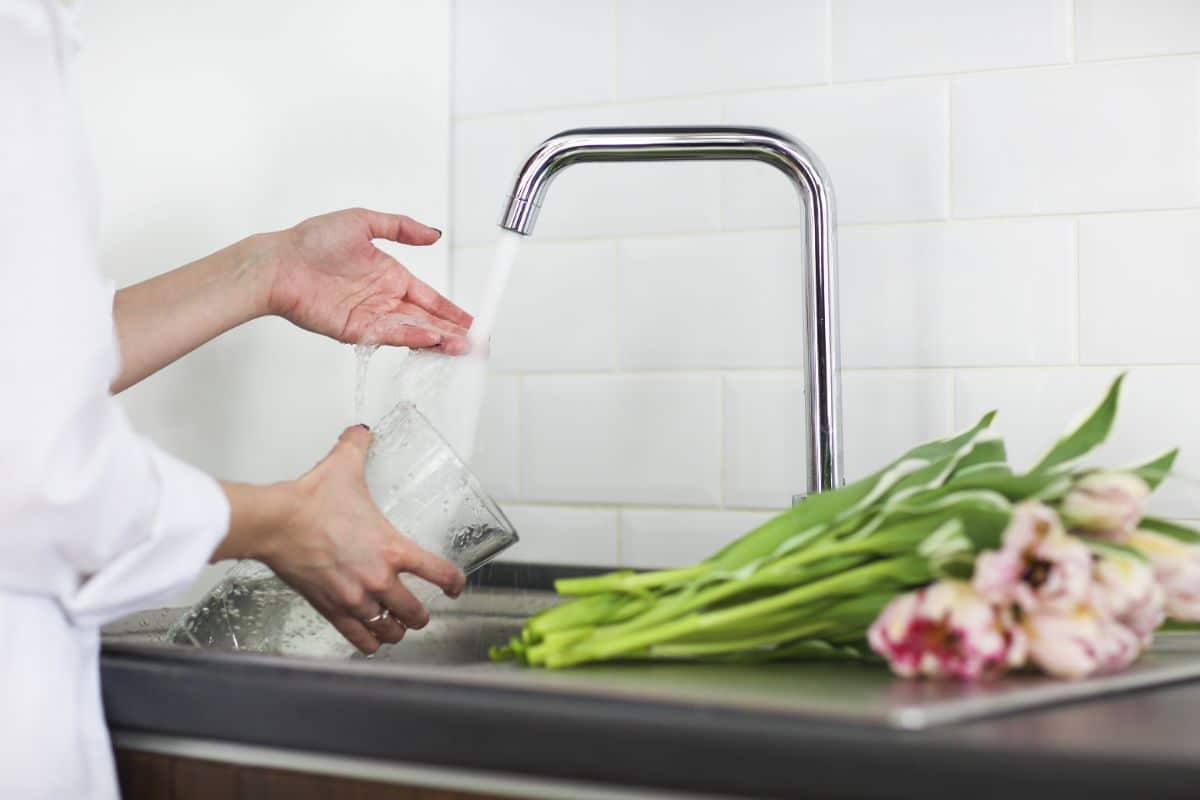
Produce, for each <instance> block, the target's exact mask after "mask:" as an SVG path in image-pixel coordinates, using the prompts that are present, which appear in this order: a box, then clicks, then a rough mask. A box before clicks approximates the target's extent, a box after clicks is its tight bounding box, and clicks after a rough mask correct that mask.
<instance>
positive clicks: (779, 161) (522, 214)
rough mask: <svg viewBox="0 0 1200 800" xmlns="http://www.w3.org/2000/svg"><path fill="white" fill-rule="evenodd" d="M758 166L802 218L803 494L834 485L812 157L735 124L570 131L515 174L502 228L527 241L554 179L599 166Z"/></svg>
mask: <svg viewBox="0 0 1200 800" xmlns="http://www.w3.org/2000/svg"><path fill="white" fill-rule="evenodd" d="M676 160H678V161H714V160H716V161H746V160H749V161H761V162H763V163H766V164H770V165H771V166H774V167H775V168H776V169H778V170H780V171H781V172H783V173H784V174H785V175H787V176H788V178H789V179H790V180H791V181H792V184H793V185H794V186H795V187H796V190H797V192H798V193H799V194H800V199H801V205H802V210H803V215H804V223H805V224H804V238H805V241H804V264H805V291H804V305H805V312H806V318H805V332H806V349H805V352H806V356H807V362H806V364H805V369H806V372H805V391H806V394H807V396H806V399H807V418H808V445H809V454H808V489H809V491H810V492H821V491H825V490H827V489H832V488H836V487H837V486H840V485H841V484H842V481H843V476H842V442H841V373H840V367H839V357H840V352H839V343H838V317H837V268H836V252H835V250H836V243H835V229H836V223H835V220H834V204H833V193H832V184H831V182H830V180H829V176H828V174H827V173H826V172H825V168H824V167H823V166H822V165H821V163H820V161H819V160H818V159H817V157H816V156H815V155H814V154H813V153H812V151H810V150H809V149H808V148H807V147H805V146H804V145H803V144H801V143H800V142H798V141H796V140H795V139H793V138H791V137H790V136H788V135H786V134H783V133H780V132H778V131H774V130H771V129H769V128H754V127H736V126H724V125H716V126H703V127H633V128H577V129H573V130H568V131H563V132H562V133H559V134H557V135H555V136H552V137H550V138H549V139H547V140H545V141H544V142H542V143H541V144H540V145H539V146H538V147H537V148H536V149H535V150H534V151H533V153H532V154H530V156H529V158H528V159H526V161H525V163H524V165H522V167H521V169H520V170H519V171H518V173H517V177H516V181H515V182H514V185H513V191H512V194H511V196H510V197H509V198H508V202H507V204H506V206H505V209H504V213H503V215H502V216H501V218H500V225H501V227H503V228H505V229H507V230H510V231H514V232H516V233H520V234H522V235H525V236H528V235H530V234H531V233H532V232H533V228H534V226H535V225H536V223H537V215H538V211H539V210H540V209H541V206H542V203H543V202H544V201H545V197H546V192H547V190H548V188H549V186H550V183H551V181H553V179H554V177H555V176H556V175H557V174H558V173H559V172H560V171H562V170H563V169H564V168H566V167H568V166H570V165H571V164H579V163H587V162H602V161H676Z"/></svg>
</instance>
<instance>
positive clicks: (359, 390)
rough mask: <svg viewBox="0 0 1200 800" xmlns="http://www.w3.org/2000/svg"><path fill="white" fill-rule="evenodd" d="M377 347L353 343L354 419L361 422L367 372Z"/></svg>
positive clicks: (365, 399) (364, 402)
mask: <svg viewBox="0 0 1200 800" xmlns="http://www.w3.org/2000/svg"><path fill="white" fill-rule="evenodd" d="M378 349H379V345H377V344H356V345H354V359H355V366H354V419H355V421H356V422H362V421H364V420H363V416H364V414H366V408H367V372H368V370H369V369H370V366H371V356H372V355H374V354H375V351H376V350H378Z"/></svg>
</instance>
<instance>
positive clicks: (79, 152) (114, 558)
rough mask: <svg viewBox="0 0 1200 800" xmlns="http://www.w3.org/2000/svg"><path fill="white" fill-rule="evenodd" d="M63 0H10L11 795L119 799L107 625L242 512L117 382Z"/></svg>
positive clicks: (4, 295) (1, 581) (2, 508)
mask: <svg viewBox="0 0 1200 800" xmlns="http://www.w3.org/2000/svg"><path fill="white" fill-rule="evenodd" d="M76 46H77V42H76V38H75V36H74V33H73V20H72V18H71V15H70V12H68V11H66V10H64V8H63V7H62V6H61V5H60V3H59V2H56V1H55V0H0V797H3V798H14V800H15V799H17V798H113V797H116V796H117V787H116V781H115V776H114V773H113V767H112V756H111V751H110V746H109V741H108V733H107V730H106V728H105V725H104V718H103V711H102V709H101V704H100V687H99V636H98V628H99V626H100V625H101V624H103V623H106V622H108V621H110V620H113V619H116V618H118V617H120V616H123V615H125V614H128V613H130V612H132V611H134V610H137V609H138V608H143V607H147V606H150V605H152V604H154V603H161V602H162V601H163V600H165V599H166V598H167V597H168V596H169V595H170V594H171V593H173V592H176V591H178V590H179V589H180V588H182V587H184V586H186V585H187V583H188V582H189V581H190V580H191V579H192V578H193V577H194V576H195V574H196V573H197V571H198V570H199V569H200V567H201V566H202V565H203V564H204V563H205V561H207V559H208V557H209V555H210V554H211V552H212V551H213V549H214V548H215V546H216V544H217V542H218V541H219V540H220V538H221V537H222V536H223V535H224V534H225V532H226V529H227V527H228V523H229V508H228V504H227V502H226V500H225V497H224V494H223V493H222V491H221V489H220V487H219V486H218V485H217V484H216V482H215V481H214V480H213V479H212V478H210V477H208V476H206V475H205V474H203V473H201V472H199V471H198V470H196V469H194V468H193V467H190V466H188V465H186V464H184V463H182V462H181V461H178V460H177V459H175V458H173V457H171V456H169V455H167V454H166V453H164V452H163V451H161V450H159V449H158V448H157V447H155V446H154V444H153V443H151V442H150V441H148V440H146V439H145V438H143V437H141V436H139V435H138V434H137V433H136V432H135V431H134V430H133V429H132V427H131V426H130V424H129V421H128V419H127V418H126V417H125V414H124V413H123V412H122V410H121V409H120V407H119V406H118V405H117V404H116V402H115V401H114V400H113V399H112V398H111V397H110V396H109V394H108V385H109V382H110V381H111V379H112V378H113V376H114V375H115V373H116V370H117V364H118V352H117V343H116V338H115V336H114V332H113V321H112V299H113V289H112V286H111V284H109V283H107V282H106V281H105V280H104V279H103V278H102V277H101V275H100V273H99V271H98V269H97V263H96V228H97V216H98V214H97V190H96V185H95V180H94V174H93V171H92V168H91V165H90V163H89V160H88V157H87V149H86V147H85V145H84V139H83V136H82V132H81V129H80V124H79V114H78V112H77V107H76V103H75V100H74V90H73V82H72V78H71V64H72V61H73V56H74V52H75V49H76Z"/></svg>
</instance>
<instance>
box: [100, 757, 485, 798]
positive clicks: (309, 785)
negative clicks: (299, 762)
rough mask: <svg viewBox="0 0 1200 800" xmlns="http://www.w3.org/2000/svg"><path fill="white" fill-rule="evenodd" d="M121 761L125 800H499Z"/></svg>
mask: <svg viewBox="0 0 1200 800" xmlns="http://www.w3.org/2000/svg"><path fill="white" fill-rule="evenodd" d="M116 759H117V775H118V777H119V779H120V782H121V795H122V797H123V800H500V799H499V798H496V797H494V796H492V795H481V794H470V793H464V792H456V791H451V790H446V789H429V788H425V787H419V786H397V785H394V784H388V783H375V782H373V781H361V780H355V779H353V778H342V777H337V776H331V775H313V774H309V773H306V772H293V771H290V770H283V769H271V768H267V767H249V766H243V765H240V764H225V763H221V762H217V761H204V760H201V759H195V758H182V757H179V756H166V755H159V754H157V753H142V752H138V751H136V750H125V749H123V748H117V749H116Z"/></svg>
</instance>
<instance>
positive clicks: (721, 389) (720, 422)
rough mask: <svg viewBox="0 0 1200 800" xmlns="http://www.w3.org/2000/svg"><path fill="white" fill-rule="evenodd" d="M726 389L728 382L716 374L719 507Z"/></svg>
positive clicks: (723, 473) (723, 469) (722, 489)
mask: <svg viewBox="0 0 1200 800" xmlns="http://www.w3.org/2000/svg"><path fill="white" fill-rule="evenodd" d="M727 390H728V382H727V380H726V377H725V374H724V373H719V374H718V375H717V473H718V474H717V486H718V489H719V493H718V495H717V497H718V500H719V501H720V504H721V508H725V500H726V493H725V485H726V482H727V479H726V472H727V470H726V465H725V393H726V391H727Z"/></svg>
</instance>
